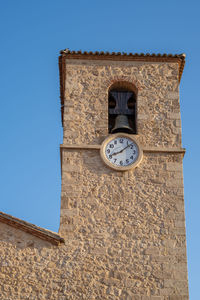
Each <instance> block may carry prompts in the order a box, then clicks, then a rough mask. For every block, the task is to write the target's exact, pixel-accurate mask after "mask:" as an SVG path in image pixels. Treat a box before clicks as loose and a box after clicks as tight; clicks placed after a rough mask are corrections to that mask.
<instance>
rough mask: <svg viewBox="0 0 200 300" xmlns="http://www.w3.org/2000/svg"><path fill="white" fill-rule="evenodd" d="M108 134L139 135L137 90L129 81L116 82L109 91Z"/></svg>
mask: <svg viewBox="0 0 200 300" xmlns="http://www.w3.org/2000/svg"><path fill="white" fill-rule="evenodd" d="M108 132H109V133H117V132H125V133H128V134H136V133H137V88H136V86H135V85H134V84H132V83H130V82H127V81H116V82H114V83H113V84H112V85H111V86H110V87H109V90H108Z"/></svg>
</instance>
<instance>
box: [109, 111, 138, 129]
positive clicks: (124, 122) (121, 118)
mask: <svg viewBox="0 0 200 300" xmlns="http://www.w3.org/2000/svg"><path fill="white" fill-rule="evenodd" d="M117 132H125V133H134V131H133V128H131V127H130V125H129V122H128V117H127V116H126V115H118V116H117V117H116V118H115V126H114V127H113V129H112V130H111V133H117Z"/></svg>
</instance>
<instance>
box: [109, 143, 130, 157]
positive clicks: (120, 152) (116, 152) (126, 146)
mask: <svg viewBox="0 0 200 300" xmlns="http://www.w3.org/2000/svg"><path fill="white" fill-rule="evenodd" d="M131 145H133V144H129V145H127V146H126V147H125V148H123V149H122V150H120V151H118V152H114V153H113V154H111V155H116V154H119V153H122V152H123V151H124V150H125V149H126V148H128V147H130V146H131Z"/></svg>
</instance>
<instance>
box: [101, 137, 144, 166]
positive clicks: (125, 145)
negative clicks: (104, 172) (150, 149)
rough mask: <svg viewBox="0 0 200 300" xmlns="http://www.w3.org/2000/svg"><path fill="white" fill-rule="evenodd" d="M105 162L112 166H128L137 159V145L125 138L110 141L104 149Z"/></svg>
mask: <svg viewBox="0 0 200 300" xmlns="http://www.w3.org/2000/svg"><path fill="white" fill-rule="evenodd" d="M104 151H105V156H106V158H107V160H108V161H109V162H110V163H111V164H112V165H114V166H116V167H117V166H119V167H126V166H130V165H132V164H133V163H135V161H136V160H137V159H138V156H139V149H138V146H137V144H136V143H135V142H134V141H133V140H132V139H130V138H128V137H125V136H123V135H122V136H117V137H115V138H113V139H111V140H110V141H109V142H108V143H107V144H106V146H105V148H104Z"/></svg>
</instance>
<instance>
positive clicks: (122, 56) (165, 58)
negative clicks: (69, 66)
mask: <svg viewBox="0 0 200 300" xmlns="http://www.w3.org/2000/svg"><path fill="white" fill-rule="evenodd" d="M60 54H61V55H60V56H59V70H60V98H61V114H62V122H63V110H64V93H65V75H66V69H65V68H66V66H65V63H66V58H67V59H82V60H83V59H88V60H112V61H141V62H172V63H178V64H179V82H180V80H181V76H182V73H183V69H184V65H185V54H165V53H164V54H160V53H158V54H154V53H153V54H149V53H147V54H144V53H140V54H138V53H134V54H133V53H128V54H127V53H124V52H112V53H110V52H103V51H101V52H98V51H96V52H86V51H85V52H82V51H70V50H69V49H65V50H62V51H60Z"/></svg>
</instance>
